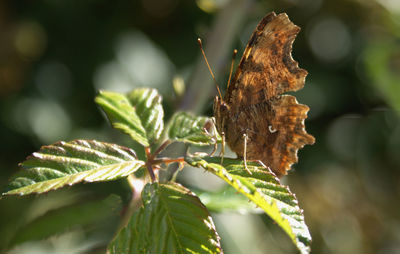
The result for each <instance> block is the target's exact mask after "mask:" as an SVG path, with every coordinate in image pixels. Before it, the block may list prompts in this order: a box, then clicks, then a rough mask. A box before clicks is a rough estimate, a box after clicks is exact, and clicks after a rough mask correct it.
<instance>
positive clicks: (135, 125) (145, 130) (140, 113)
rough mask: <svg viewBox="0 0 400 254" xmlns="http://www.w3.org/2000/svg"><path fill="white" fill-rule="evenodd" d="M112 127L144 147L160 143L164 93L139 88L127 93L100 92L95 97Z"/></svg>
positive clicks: (162, 125)
mask: <svg viewBox="0 0 400 254" xmlns="http://www.w3.org/2000/svg"><path fill="white" fill-rule="evenodd" d="M95 101H96V103H97V104H98V105H99V106H100V107H101V108H102V109H103V110H104V112H105V113H106V115H107V117H108V119H109V120H110V122H111V124H112V126H113V127H114V128H116V129H119V130H122V131H123V132H124V133H126V134H128V135H129V136H130V137H131V138H132V139H133V140H135V141H137V142H138V143H139V144H141V145H143V146H146V147H148V146H150V145H151V144H153V143H154V142H156V141H157V140H158V139H159V138H160V136H161V133H162V131H163V129H164V122H163V118H164V111H163V108H162V105H161V96H160V95H159V94H158V92H157V90H155V89H150V88H140V89H135V90H133V91H132V92H130V93H128V94H126V95H124V94H120V93H114V92H107V91H100V92H99V94H98V96H97V97H96V99H95Z"/></svg>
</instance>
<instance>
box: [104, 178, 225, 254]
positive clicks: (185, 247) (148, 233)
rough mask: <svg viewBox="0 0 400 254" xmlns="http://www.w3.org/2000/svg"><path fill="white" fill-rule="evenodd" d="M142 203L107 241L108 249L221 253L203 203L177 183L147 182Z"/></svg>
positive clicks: (112, 251)
mask: <svg viewBox="0 0 400 254" xmlns="http://www.w3.org/2000/svg"><path fill="white" fill-rule="evenodd" d="M142 198H143V206H142V207H141V208H140V209H138V210H137V211H136V212H135V213H134V214H133V216H132V217H131V220H130V222H129V224H128V225H127V226H126V227H125V228H123V229H122V230H121V231H120V232H119V233H118V235H117V236H116V238H115V239H114V240H113V241H112V242H111V244H110V245H109V252H110V253H113V254H114V253H115V254H117V253H125V254H129V253H163V254H164V253H165V254H168V253H171V254H176V253H221V252H222V250H221V247H220V240H219V236H218V234H217V232H216V231H215V227H214V224H213V221H212V219H211V217H210V214H209V213H208V211H207V209H206V208H205V206H204V205H203V204H202V203H201V202H200V200H199V199H198V198H197V197H196V196H195V195H194V194H193V193H192V192H190V191H189V190H188V189H186V188H184V187H183V186H181V185H179V184H177V183H167V184H159V183H154V184H149V185H147V186H146V187H145V189H144V191H143V194H142Z"/></svg>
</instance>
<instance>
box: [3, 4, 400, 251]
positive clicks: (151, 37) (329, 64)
mask: <svg viewBox="0 0 400 254" xmlns="http://www.w3.org/2000/svg"><path fill="white" fill-rule="evenodd" d="M271 11H275V12H277V13H281V12H286V13H287V14H288V15H289V17H290V19H291V20H292V21H293V22H294V23H295V24H297V25H299V26H300V27H301V28H302V31H301V33H300V34H299V36H298V37H297V39H296V41H295V44H294V49H293V57H294V59H295V60H297V61H298V62H299V65H300V67H302V68H305V69H306V70H308V72H309V75H308V77H307V80H306V85H305V88H304V89H303V90H301V91H299V92H297V93H295V94H296V97H297V98H298V101H299V102H301V103H303V104H307V105H309V107H310V109H311V110H310V112H309V118H308V119H307V121H306V128H307V131H308V132H309V133H311V134H312V135H314V136H315V137H316V144H315V145H313V146H306V147H305V148H304V149H303V150H301V151H300V153H299V157H300V162H299V163H298V164H296V165H295V166H294V170H292V171H291V172H290V173H289V175H288V176H286V177H285V178H284V179H283V181H284V183H285V184H288V185H289V186H290V188H291V190H292V191H293V192H294V193H296V195H297V198H298V199H299V202H300V206H301V207H302V208H303V209H304V213H305V217H306V223H307V225H308V226H309V228H310V231H311V234H312V236H313V243H312V251H313V253H381V254H389V253H400V203H399V201H400V154H399V151H400V121H399V120H400V119H399V110H400V1H398V0H281V1H272V0H270V1H266V0H265V1H255V0H254V1H250V0H246V1H245V0H197V1H188V0H138V1H107V0H90V1H73V0H71V1H63V0H53V1H50V0H42V1H40V0H39V1H27V0H25V1H12V0H8V1H6V0H5V1H1V2H0V143H1V146H0V149H1V150H0V186H2V187H3V186H5V185H6V183H7V181H8V180H9V178H10V177H11V176H12V175H13V174H14V173H15V172H16V171H17V169H18V166H17V164H18V163H19V162H21V161H23V160H24V159H25V157H26V156H28V155H29V154H31V153H32V152H34V151H37V150H38V149H39V147H40V146H41V145H44V144H50V143H53V142H56V141H58V140H72V139H77V138H91V139H97V140H101V141H109V142H116V143H119V144H122V145H127V146H131V145H132V143H130V141H129V140H128V138H127V136H124V135H121V134H119V133H118V132H117V131H115V130H112V129H111V128H110V126H109V124H108V123H107V122H106V121H105V120H104V117H103V116H102V114H101V112H100V111H99V110H98V108H97V107H96V105H95V104H94V101H93V99H94V96H95V95H96V91H98V90H99V89H107V90H112V91H118V92H127V91H129V90H131V89H133V88H135V87H141V86H151V87H156V88H158V89H159V90H160V92H161V93H162V95H163V98H164V100H163V104H164V107H165V110H166V116H167V117H168V116H170V115H171V114H172V113H173V112H174V111H175V110H177V109H186V110H191V111H193V112H195V113H198V114H204V115H208V116H211V115H212V101H213V99H212V96H213V95H215V87H214V85H213V82H212V80H211V79H210V75H209V73H208V72H207V70H206V68H205V64H204V62H203V60H202V59H201V57H200V51H199V48H198V45H197V42H196V39H197V38H198V37H201V38H203V43H204V45H205V48H206V53H207V56H208V57H209V60H210V62H211V65H212V67H213V69H214V71H215V73H216V76H217V80H218V82H219V83H220V85H221V86H222V87H225V84H226V80H227V75H228V73H229V65H230V56H231V52H232V50H233V49H234V48H237V49H238V51H239V54H241V52H242V51H243V49H244V47H245V45H246V43H247V40H248V38H249V36H250V34H251V32H252V31H253V29H254V28H255V26H256V24H257V23H258V21H259V20H260V19H261V18H262V17H263V16H264V15H265V14H267V13H268V12H271ZM183 84H184V85H183ZM188 171H189V170H188ZM191 174H192V173H191V172H186V175H185V177H183V180H182V181H186V183H187V184H189V185H191V186H194V187H196V188H203V189H209V190H214V189H216V188H218V187H219V186H220V185H219V183H218V182H214V181H209V180H202V179H203V178H201V177H203V175H205V173H204V172H203V173H200V174H202V175H201V176H198V175H197V176H193V175H191ZM212 179H214V180H215V178H212ZM194 180H196V181H194ZM110 194H116V195H118V196H119V197H120V198H118V197H117V196H114V195H113V196H111V197H110V196H109V195H110ZM129 195H130V194H129V188H128V186H127V184H126V183H125V182H123V181H121V182H113V183H99V184H90V185H88V184H86V185H85V184H81V185H78V186H74V187H71V188H64V189H62V190H59V191H55V192H51V193H49V194H46V195H43V196H40V197H39V196H31V197H7V198H5V199H2V200H0V253H1V252H6V247H7V246H12V245H14V244H16V243H18V242H21V241H24V239H36V238H41V237H46V236H47V234H49V233H52V232H59V231H60V229H63V230H61V231H63V232H62V233H57V235H56V236H53V237H50V238H49V239H47V240H45V241H31V242H29V243H25V244H23V245H20V246H17V247H15V248H13V249H12V250H11V251H9V253H102V252H104V248H105V246H106V244H107V242H108V241H109V240H110V239H111V237H112V235H113V233H114V230H115V229H116V226H117V225H118V218H119V213H120V212H121V209H123V208H122V207H123V206H124V204H125V203H126V202H127V201H128V200H129ZM107 197H108V198H107ZM105 198H107V199H106V201H104V199H105ZM101 200H103V201H101ZM80 204H86V205H87V209H86V210H85V209H83V210H82V206H80ZM68 209H69V210H68ZM79 209H81V210H79ZM67 211H72V212H70V213H68V212H67ZM107 211H108V212H107ZM63 212H65V214H63ZM71 214H75V215H76V214H78V215H79V216H76V217H77V218H72V219H71V217H68V218H69V220H68V219H65V221H64V224H63V223H62V222H63V218H66V217H67V216H68V215H71ZM51 216H53V217H51ZM49 217H51V218H54V220H53V221H52V222H51V223H50V222H48V221H46V220H45V218H49ZM214 217H215V220H216V226H217V230H218V231H219V232H220V235H221V237H222V241H223V247H224V250H225V253H296V251H295V249H294V246H292V244H291V242H290V239H289V238H288V237H287V236H286V235H285V234H284V233H283V232H282V230H281V229H280V228H279V227H278V226H277V225H275V224H273V223H271V221H270V220H269V219H268V218H267V217H266V216H265V215H241V214H237V213H231V212H230V213H223V214H215V216H214ZM41 218H42V219H43V221H44V222H43V223H40V219H41ZM71 220H72V221H77V222H76V223H75V224H71V223H70V221H71ZM38 221H39V222H38ZM35 223H36V224H35ZM65 229H67V230H65Z"/></svg>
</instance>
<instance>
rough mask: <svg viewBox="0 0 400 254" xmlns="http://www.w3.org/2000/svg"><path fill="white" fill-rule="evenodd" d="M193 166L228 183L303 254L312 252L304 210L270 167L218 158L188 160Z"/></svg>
mask: <svg viewBox="0 0 400 254" xmlns="http://www.w3.org/2000/svg"><path fill="white" fill-rule="evenodd" d="M186 161H187V162H188V163H189V164H190V165H192V166H194V167H202V168H204V169H206V170H208V171H210V172H211V173H213V174H215V175H217V176H218V177H220V178H222V179H223V180H225V181H226V182H227V183H228V184H229V185H231V186H232V187H233V188H235V189H236V191H238V192H239V193H241V194H243V195H245V196H246V197H247V198H248V199H250V200H251V201H252V202H254V203H255V204H256V205H257V206H258V207H260V208H261V209H263V210H264V211H265V212H266V213H267V214H268V215H269V216H270V217H271V218H272V219H273V220H274V221H275V222H276V223H277V224H278V225H279V226H280V227H281V228H282V229H283V230H284V231H285V232H286V233H287V234H288V235H289V237H290V238H291V239H292V241H293V243H294V244H295V245H296V247H297V248H298V250H299V251H300V252H301V253H309V252H310V244H311V235H310V233H309V231H308V227H307V225H306V224H305V221H304V215H303V210H302V209H300V207H299V206H298V201H297V199H296V197H295V195H294V194H292V193H291V192H290V190H289V188H288V187H286V186H284V185H282V184H281V183H280V181H279V179H278V178H277V177H275V175H274V174H273V173H272V172H271V171H270V170H269V169H267V168H264V167H262V166H261V165H260V164H258V163H256V162H247V169H248V170H249V171H250V172H251V173H252V174H251V175H250V174H249V173H248V172H247V171H246V170H245V167H244V162H243V161H242V160H237V159H228V158H224V160H223V164H222V165H221V164H220V163H221V158H218V157H204V158H200V157H187V158H186Z"/></svg>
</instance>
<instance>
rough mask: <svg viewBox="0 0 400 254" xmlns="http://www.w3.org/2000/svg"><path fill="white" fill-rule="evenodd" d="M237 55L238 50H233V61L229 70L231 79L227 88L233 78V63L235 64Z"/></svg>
mask: <svg viewBox="0 0 400 254" xmlns="http://www.w3.org/2000/svg"><path fill="white" fill-rule="evenodd" d="M236 55H237V50H236V49H235V50H233V54H232V62H231V70H230V72H229V79H228V86H227V88H229V85H230V84H231V78H232V72H233V65H234V64H235V57H236Z"/></svg>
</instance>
